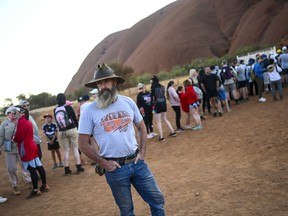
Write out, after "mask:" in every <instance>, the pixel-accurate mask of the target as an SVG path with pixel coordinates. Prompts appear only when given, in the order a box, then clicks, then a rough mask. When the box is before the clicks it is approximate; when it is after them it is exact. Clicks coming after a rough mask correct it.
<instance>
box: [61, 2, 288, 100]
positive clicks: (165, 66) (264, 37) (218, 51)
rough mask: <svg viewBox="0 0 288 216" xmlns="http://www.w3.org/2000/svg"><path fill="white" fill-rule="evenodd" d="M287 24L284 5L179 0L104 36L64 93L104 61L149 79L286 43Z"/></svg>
mask: <svg viewBox="0 0 288 216" xmlns="http://www.w3.org/2000/svg"><path fill="white" fill-rule="evenodd" d="M286 20H288V2H287V1H286V0H274V1H271V0H230V1H227V0H217V1H211V0H178V1H176V2H174V3H172V4H170V5H167V6H166V7H164V8H162V9H160V10H158V11H157V12H155V13H154V14H152V15H150V16H149V17H146V18H145V19H143V20H141V21H139V22H138V23H136V24H135V25H134V26H132V27H131V28H130V29H126V30H123V31H120V32H116V33H113V34H111V35H109V36H107V37H106V38H105V39H104V40H103V41H101V42H100V43H99V44H98V45H97V46H96V47H95V48H94V49H93V50H92V51H91V52H90V53H89V54H88V56H87V57H86V59H85V60H84V61H83V63H82V64H81V66H80V68H79V70H78V71H77V73H76V74H75V75H74V77H73V78H72V80H71V82H70V84H69V85H68V87H67V89H66V91H65V93H67V94H71V93H73V92H74V90H75V89H78V88H79V87H80V86H83V85H84V83H86V82H88V81H89V80H91V79H92V77H93V74H94V70H95V68H96V65H97V64H99V63H103V62H107V63H109V62H119V63H123V64H125V65H129V66H131V67H133V69H134V71H135V73H136V74H143V73H151V74H154V73H157V72H159V71H169V70H171V69H172V68H173V66H175V65H183V64H187V63H190V62H191V61H192V59H195V58H200V57H221V56H223V55H225V54H227V53H233V52H235V51H236V50H237V48H239V47H241V46H245V45H251V44H275V43H278V42H279V41H281V40H282V41H287V35H288V25H287V24H286V23H285V22H286Z"/></svg>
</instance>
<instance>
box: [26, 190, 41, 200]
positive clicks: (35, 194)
mask: <svg viewBox="0 0 288 216" xmlns="http://www.w3.org/2000/svg"><path fill="white" fill-rule="evenodd" d="M40 195H41V191H40V190H39V189H37V190H32V191H31V192H30V194H29V196H27V197H26V198H27V199H31V198H34V197H37V196H40Z"/></svg>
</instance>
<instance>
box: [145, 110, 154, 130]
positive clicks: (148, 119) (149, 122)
mask: <svg viewBox="0 0 288 216" xmlns="http://www.w3.org/2000/svg"><path fill="white" fill-rule="evenodd" d="M143 120H144V123H145V125H146V129H147V134H149V133H152V132H153V113H152V111H145V116H143Z"/></svg>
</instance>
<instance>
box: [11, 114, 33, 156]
mask: <svg viewBox="0 0 288 216" xmlns="http://www.w3.org/2000/svg"><path fill="white" fill-rule="evenodd" d="M14 141H15V142H17V144H18V152H20V148H21V145H24V150H25V154H24V155H22V156H21V160H22V161H30V160H33V159H35V158H37V157H38V148H37V146H36V143H35V142H34V140H33V127H32V123H31V122H30V121H29V120H27V119H26V118H25V116H24V115H22V116H21V117H20V119H19V121H18V124H17V129H16V133H15V137H14Z"/></svg>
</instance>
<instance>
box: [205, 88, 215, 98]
mask: <svg viewBox="0 0 288 216" xmlns="http://www.w3.org/2000/svg"><path fill="white" fill-rule="evenodd" d="M206 97H207V99H210V98H218V91H217V90H215V91H207V92H206Z"/></svg>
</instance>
